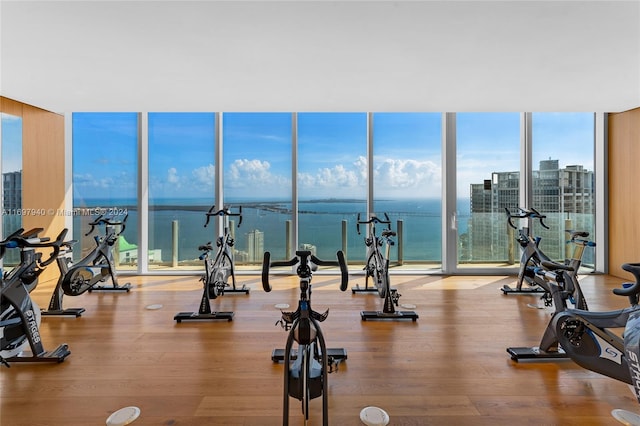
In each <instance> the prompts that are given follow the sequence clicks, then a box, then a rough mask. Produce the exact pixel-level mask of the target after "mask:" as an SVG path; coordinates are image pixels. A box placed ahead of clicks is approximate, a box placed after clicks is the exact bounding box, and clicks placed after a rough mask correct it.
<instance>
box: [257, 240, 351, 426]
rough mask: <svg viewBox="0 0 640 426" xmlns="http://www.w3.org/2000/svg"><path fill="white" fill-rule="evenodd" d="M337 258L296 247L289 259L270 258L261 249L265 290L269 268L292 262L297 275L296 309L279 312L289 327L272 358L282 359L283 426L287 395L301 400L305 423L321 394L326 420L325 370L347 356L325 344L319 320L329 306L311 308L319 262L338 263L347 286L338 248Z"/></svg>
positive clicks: (343, 286) (343, 287)
mask: <svg viewBox="0 0 640 426" xmlns="http://www.w3.org/2000/svg"><path fill="white" fill-rule="evenodd" d="M336 256H337V259H338V261H337V262H336V261H325V260H320V259H318V258H317V257H315V256H314V255H312V254H311V252H310V251H296V257H294V258H292V259H291V260H288V261H277V262H270V259H271V254H270V253H269V252H265V253H264V259H263V263H262V286H263V288H264V291H266V292H270V291H271V284H270V283H269V268H272V267H280V266H295V265H297V268H296V273H297V275H298V277H300V300H299V301H298V308H297V309H296V310H295V312H282V317H281V319H280V321H278V323H279V324H280V325H282V327H283V328H284V329H285V330H288V331H289V334H288V337H287V343H286V346H285V348H284V350H282V349H276V350H274V352H273V353H272V356H271V359H272V360H273V361H274V362H278V361H284V362H285V368H284V401H283V418H282V424H283V426H287V425H288V424H289V398H290V397H292V398H295V399H298V400H300V401H301V403H302V414H303V415H304V418H305V424H307V422H308V420H309V401H310V400H311V399H314V398H318V397H320V396H322V424H323V425H324V426H327V425H328V424H329V411H328V410H329V408H328V407H329V405H328V374H329V373H331V372H332V371H333V367H334V366H337V363H338V362H339V361H342V360H344V359H346V358H347V353H346V350H344V349H342V348H327V346H326V343H325V340H324V336H323V334H322V330H321V329H320V323H321V322H322V321H324V320H325V319H327V317H328V316H329V310H328V309H327V310H326V311H325V312H324V313H319V312H316V311H314V310H313V309H312V308H311V278H312V275H313V271H314V270H316V269H317V267H318V266H339V267H340V274H341V281H340V290H342V291H345V290H346V289H347V285H348V283H349V282H348V281H349V272H348V270H347V264H346V262H345V260H344V254H343V253H342V251H338V252H337V254H336ZM294 341H295V342H297V343H298V349H297V351H294V350H293V342H294Z"/></svg>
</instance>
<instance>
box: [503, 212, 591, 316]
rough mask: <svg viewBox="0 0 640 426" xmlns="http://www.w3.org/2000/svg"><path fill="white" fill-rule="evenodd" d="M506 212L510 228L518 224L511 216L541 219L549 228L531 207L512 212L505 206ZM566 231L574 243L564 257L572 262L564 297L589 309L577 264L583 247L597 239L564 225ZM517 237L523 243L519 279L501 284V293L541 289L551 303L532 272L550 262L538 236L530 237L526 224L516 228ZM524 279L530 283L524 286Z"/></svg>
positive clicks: (575, 304)
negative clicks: (568, 253) (511, 284)
mask: <svg viewBox="0 0 640 426" xmlns="http://www.w3.org/2000/svg"><path fill="white" fill-rule="evenodd" d="M505 210H506V212H507V222H508V224H509V226H510V227H511V228H513V229H517V227H516V226H515V225H514V224H513V221H512V220H511V219H512V218H518V219H529V221H531V220H532V219H538V220H539V221H540V225H542V226H543V227H544V228H546V229H549V227H548V226H547V225H546V224H545V223H544V219H545V218H546V216H544V215H541V214H540V213H539V212H538V211H537V210H535V209H530V210H524V209H520V213H519V214H512V213H511V212H510V211H509V209H507V208H505ZM565 233H566V234H567V235H568V237H569V239H568V240H567V242H566V243H567V244H570V245H572V246H573V252H572V255H571V258H568V259H566V260H565V264H566V265H569V266H571V268H572V270H571V272H570V273H569V275H570V278H571V282H570V283H567V288H566V290H567V291H568V295H567V297H568V298H569V300H570V301H571V302H572V303H573V305H574V307H576V308H578V309H585V310H586V309H588V307H587V301H586V299H585V297H584V294H583V293H582V290H581V288H580V284H579V283H578V271H579V269H580V265H581V264H582V256H583V254H584V250H585V249H586V248H587V247H595V246H596V243H595V242H593V241H589V240H586V239H585V238H587V237H588V236H589V233H588V232H586V231H574V230H570V229H567V230H565ZM517 241H518V243H519V244H520V246H521V247H522V258H521V259H520V269H519V271H518V281H517V284H516V288H513V287H510V286H508V285H506V284H505V285H504V286H503V287H502V289H501V290H502V292H503V294H505V295H507V294H539V293H542V296H541V298H542V299H543V300H544V304H545V306H551V304H552V303H553V301H552V298H551V295H550V293H549V290H548V288H547V286H546V285H545V281H544V280H543V279H541V278H540V277H538V276H537V275H536V274H535V268H538V267H540V266H541V262H543V261H546V262H553V260H551V259H550V258H549V257H548V256H547V255H546V254H544V252H543V251H542V250H541V249H540V237H536V238H533V237H531V235H530V234H529V227H522V228H520V229H518V237H517ZM523 283H526V284H527V285H528V286H529V287H525V288H523V287H522V285H523Z"/></svg>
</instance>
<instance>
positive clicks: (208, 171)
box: [191, 164, 216, 187]
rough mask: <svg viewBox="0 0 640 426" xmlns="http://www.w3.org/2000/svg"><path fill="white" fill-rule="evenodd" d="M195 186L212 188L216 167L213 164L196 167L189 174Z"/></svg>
mask: <svg viewBox="0 0 640 426" xmlns="http://www.w3.org/2000/svg"><path fill="white" fill-rule="evenodd" d="M191 174H192V176H193V179H194V181H195V182H194V184H195V185H205V186H209V187H212V186H213V182H214V181H215V178H216V167H215V166H214V165H213V164H208V165H206V166H202V167H198V168H197V169H194V170H193V172H191Z"/></svg>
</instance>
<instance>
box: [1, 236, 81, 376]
mask: <svg viewBox="0 0 640 426" xmlns="http://www.w3.org/2000/svg"><path fill="white" fill-rule="evenodd" d="M40 232H42V228H35V229H32V230H30V231H27V232H24V230H23V229H19V230H17V231H15V232H14V233H13V234H11V235H10V236H9V237H7V238H6V239H5V240H3V241H0V258H2V257H3V256H4V254H5V252H6V249H7V248H18V249H19V250H20V264H19V265H17V266H16V267H14V268H13V269H12V270H11V271H9V272H7V273H5V274H3V276H2V283H1V284H0V285H1V293H0V363H2V364H4V365H5V366H7V367H8V366H9V363H13V362H62V361H64V359H65V358H66V357H67V356H68V355H69V354H70V353H71V352H70V351H69V347H68V345H67V344H61V345H59V346H58V347H57V348H56V349H54V350H53V351H46V350H45V349H44V346H43V344H42V338H41V335H40V331H39V325H40V308H39V307H38V305H37V304H36V303H35V302H34V301H33V300H32V299H31V297H30V295H29V293H30V291H31V290H33V289H34V288H35V286H36V284H37V278H38V276H39V275H40V273H42V271H44V269H45V268H46V266H47V265H49V264H50V263H51V262H53V261H54V260H55V258H56V257H57V255H58V251H59V249H60V246H61V244H62V242H63V240H64V237H65V235H66V233H67V230H66V229H65V230H63V231H62V232H61V233H60V235H58V237H57V238H56V240H55V241H53V242H50V241H49V238H47V237H42V238H40V237H38V236H37V235H38V234H39V233H40ZM40 248H51V249H52V253H51V255H50V256H49V258H47V259H45V260H42V253H39V252H36V251H35V250H36V249H40ZM27 346H29V347H30V349H31V351H30V352H29V351H25V350H24V349H25V348H26V347H27Z"/></svg>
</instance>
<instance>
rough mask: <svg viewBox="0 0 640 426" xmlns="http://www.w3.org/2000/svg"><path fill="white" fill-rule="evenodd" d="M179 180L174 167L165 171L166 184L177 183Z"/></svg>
mask: <svg viewBox="0 0 640 426" xmlns="http://www.w3.org/2000/svg"><path fill="white" fill-rule="evenodd" d="M179 181H180V178H179V177H178V170H177V169H176V168H175V167H171V168H170V169H169V170H167V182H169V183H175V184H177V183H179Z"/></svg>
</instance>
